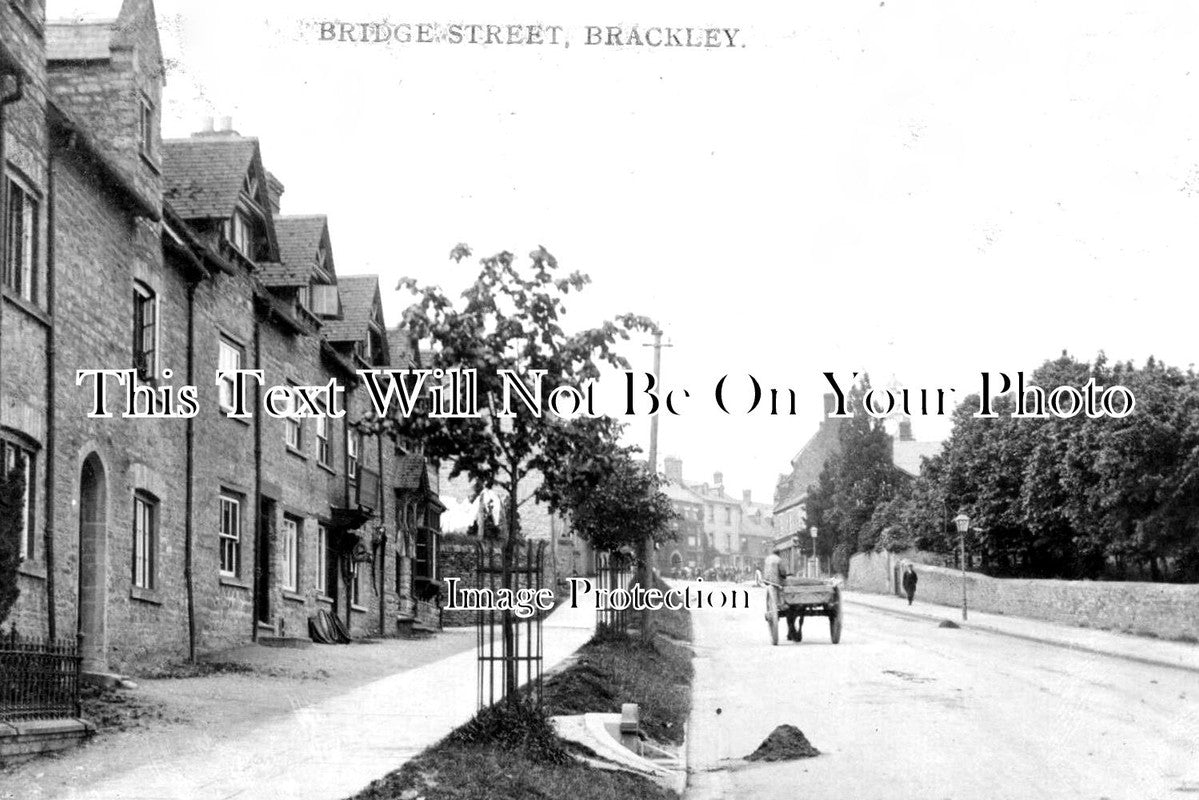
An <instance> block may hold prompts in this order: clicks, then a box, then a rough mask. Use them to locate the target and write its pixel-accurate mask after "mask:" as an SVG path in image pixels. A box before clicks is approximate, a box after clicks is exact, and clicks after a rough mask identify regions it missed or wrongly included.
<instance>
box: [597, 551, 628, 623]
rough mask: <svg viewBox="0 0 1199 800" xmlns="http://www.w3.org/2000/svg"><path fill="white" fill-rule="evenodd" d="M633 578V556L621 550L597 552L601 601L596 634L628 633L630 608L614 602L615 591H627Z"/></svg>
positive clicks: (598, 587)
mask: <svg viewBox="0 0 1199 800" xmlns="http://www.w3.org/2000/svg"><path fill="white" fill-rule="evenodd" d="M632 580H633V571H632V558H631V557H630V556H628V555H626V554H624V553H620V552H602V553H596V554H595V582H596V589H597V590H598V591H597V597H598V598H599V603H597V604H596V607H595V632H596V634H599V635H602V634H611V633H617V634H621V633H627V632H628V630H629V609H628V608H627V607H625V608H618V607H616V606H615V605H613V603H612V596H613V592H614V591H615V590H617V589H622V590H625V591H627V590H628V588H629V585H630V584H631V583H632Z"/></svg>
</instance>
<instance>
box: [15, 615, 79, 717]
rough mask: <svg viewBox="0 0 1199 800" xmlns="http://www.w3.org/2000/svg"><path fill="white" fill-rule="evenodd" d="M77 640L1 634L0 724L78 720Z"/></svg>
mask: <svg viewBox="0 0 1199 800" xmlns="http://www.w3.org/2000/svg"><path fill="white" fill-rule="evenodd" d="M81 661H82V657H81V656H80V653H79V640H78V639H75V640H73V641H72V640H69V639H58V640H55V639H41V638H36V637H26V636H21V635H19V634H18V633H17V632H16V631H12V632H11V633H8V634H0V722H16V721H21V720H32V719H59V718H62V717H78V716H79V714H80V707H79V671H80V662H81Z"/></svg>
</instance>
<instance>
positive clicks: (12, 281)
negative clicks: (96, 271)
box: [3, 170, 40, 303]
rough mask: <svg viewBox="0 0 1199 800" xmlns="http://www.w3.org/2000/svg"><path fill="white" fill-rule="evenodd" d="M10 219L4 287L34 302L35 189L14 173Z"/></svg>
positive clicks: (36, 277) (11, 176) (10, 185)
mask: <svg viewBox="0 0 1199 800" xmlns="http://www.w3.org/2000/svg"><path fill="white" fill-rule="evenodd" d="M7 178H8V181H7V189H6V191H7V192H8V220H7V225H6V226H5V236H4V276H3V277H4V286H5V287H6V288H7V289H8V290H9V291H11V292H12V293H13V294H15V295H16V296H17V297H20V298H21V299H22V300H28V301H29V302H31V303H34V302H37V297H38V280H39V277H40V276H39V275H38V250H39V247H38V245H39V242H38V216H39V209H40V204H39V202H38V195H37V193H36V192H34V190H33V187H32V186H30V185H29V184H28V183H26V182H25V180H24V179H23V178H21V177H20V176H19V175H17V174H16V173H15V172H13V171H12V170H9V171H8V174H7Z"/></svg>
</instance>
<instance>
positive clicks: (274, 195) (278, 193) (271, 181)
mask: <svg viewBox="0 0 1199 800" xmlns="http://www.w3.org/2000/svg"><path fill="white" fill-rule="evenodd" d="M266 191H267V194H268V195H269V196H270V199H271V213H272V214H275V215H276V216H277V215H278V214H279V213H280V212H279V209H280V207H281V200H282V197H283V182H282V181H280V180H279V179H278V178H276V177H275V176H274V174H273V173H272V172H270V171H269V170H268V171H267V173H266Z"/></svg>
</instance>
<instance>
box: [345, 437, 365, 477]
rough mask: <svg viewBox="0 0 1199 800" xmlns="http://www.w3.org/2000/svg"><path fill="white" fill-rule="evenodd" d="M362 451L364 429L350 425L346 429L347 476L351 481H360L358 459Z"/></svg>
mask: <svg viewBox="0 0 1199 800" xmlns="http://www.w3.org/2000/svg"><path fill="white" fill-rule="evenodd" d="M361 452H362V431H360V430H358V429H357V428H354V427H352V426H351V427H350V428H348V429H347V430H346V476H347V477H349V479H350V481H351V482H357V481H358V467H359V463H358V460H359V458H360V454H361Z"/></svg>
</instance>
